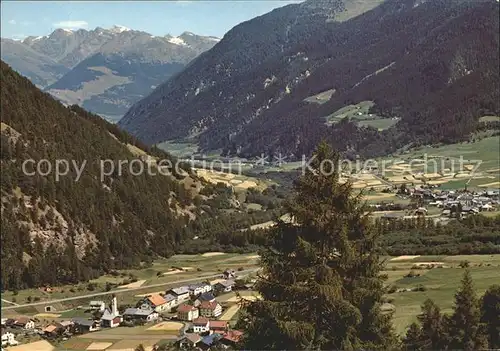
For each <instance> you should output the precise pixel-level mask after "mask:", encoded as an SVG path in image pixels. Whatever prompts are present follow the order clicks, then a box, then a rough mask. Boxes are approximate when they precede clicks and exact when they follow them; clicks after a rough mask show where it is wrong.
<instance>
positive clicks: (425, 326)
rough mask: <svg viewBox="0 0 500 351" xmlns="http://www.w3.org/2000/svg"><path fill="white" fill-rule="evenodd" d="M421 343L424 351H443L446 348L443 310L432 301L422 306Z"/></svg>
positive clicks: (428, 300)
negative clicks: (425, 350)
mask: <svg viewBox="0 0 500 351" xmlns="http://www.w3.org/2000/svg"><path fill="white" fill-rule="evenodd" d="M420 321H421V323H422V330H421V342H422V346H423V348H424V349H427V350H441V349H443V348H445V346H446V342H445V340H446V336H445V335H444V334H445V332H444V330H443V320H442V315H441V310H440V309H439V307H438V306H437V305H436V304H435V303H434V301H432V300H431V299H427V300H425V301H424V303H423V304H422V314H421V315H420Z"/></svg>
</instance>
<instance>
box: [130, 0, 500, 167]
mask: <svg viewBox="0 0 500 351" xmlns="http://www.w3.org/2000/svg"><path fill="white" fill-rule="evenodd" d="M354 2H355V1H354V0H352V1H346V2H344V5H345V6H344V7H343V8H350V10H349V11H351V12H349V11H347V13H346V11H343V8H342V6H340V5H339V4H338V2H336V1H334V2H326V3H327V5H328V6H330V5H331V4H332V3H333V4H335V6H336V7H335V8H336V9H338V15H339V16H340V17H341V20H335V18H333V19H332V18H331V16H330V17H329V16H327V15H325V12H324V11H323V12H322V11H319V13H318V12H314V11H313V12H310V10H308V8H307V6H306V5H307V2H306V3H302V4H297V5H295V4H294V5H288V6H285V7H283V8H280V9H277V10H274V11H272V12H270V13H268V14H266V15H264V16H261V17H260V18H259V17H258V18H256V19H253V20H251V21H248V22H244V23H242V24H240V25H238V26H236V27H235V28H233V29H232V30H230V31H229V32H228V33H227V34H226V35H225V36H224V38H223V39H222V40H221V42H219V43H218V44H217V45H216V46H215V47H214V48H213V49H211V50H210V51H208V52H206V53H205V54H203V55H200V56H199V57H198V58H197V59H196V60H194V61H193V62H192V63H191V64H190V65H189V66H188V67H187V68H186V69H185V70H184V71H183V72H181V73H180V74H178V75H177V76H176V77H175V78H174V79H171V80H169V81H168V82H166V83H164V84H163V85H162V86H160V87H158V88H157V89H155V91H154V92H153V93H152V94H151V95H150V96H149V97H147V98H145V99H143V100H141V101H139V102H137V103H136V104H135V105H134V106H133V107H132V108H131V109H130V111H129V112H128V113H127V114H126V115H125V116H124V118H123V119H122V120H121V121H120V126H121V127H123V128H125V129H126V130H127V131H129V132H131V133H132V134H133V135H136V136H137V137H139V138H140V139H142V140H144V141H145V142H147V143H151V144H155V143H158V142H163V141H165V140H175V139H185V138H190V139H193V140H196V141H198V142H199V144H200V147H201V149H202V150H215V149H221V148H222V149H224V152H225V153H231V154H238V151H239V153H240V154H241V155H243V156H252V155H259V154H261V153H262V152H264V153H271V154H272V153H275V152H281V153H285V154H289V153H292V154H295V155H296V156H297V155H299V156H298V157H300V155H301V154H303V153H306V154H307V153H310V152H311V151H312V149H313V148H314V145H316V144H317V142H318V141H319V140H321V139H327V140H328V141H330V142H331V143H332V144H334V145H335V146H336V147H338V148H339V149H340V150H343V151H347V150H352V151H353V152H355V153H358V154H362V155H364V156H370V155H374V154H375V153H377V152H379V153H381V154H382V153H384V154H387V153H390V152H393V151H394V150H395V149H396V148H398V147H401V146H404V145H405V144H407V143H410V142H417V143H433V142H440V141H445V142H447V141H457V140H460V139H461V138H463V137H465V136H466V135H467V134H468V133H470V132H473V131H474V128H475V125H476V124H477V118H479V116H480V112H481V110H483V112H484V110H485V108H484V107H486V106H488V107H487V108H486V110H489V111H491V112H496V111H498V110H499V109H500V106H499V105H498V103H497V102H495V99H494V98H495V97H497V96H498V92H499V87H498V82H496V81H495V80H494V76H495V72H498V69H497V67H498V61H499V60H498V54H497V53H498V34H497V33H495V31H494V29H495V28H496V27H498V16H497V15H498V2H496V1H483V2H473V1H468V0H463V1H457V2H453V3H449V2H446V1H441V0H438V1H432V2H429V1H428V2H422V1H416V0H386V1H383V2H381V3H380V4H377V5H378V6H375V7H372V8H371V9H367V10H366V11H364V12H363V13H362V14H357V15H356V16H354V17H351V18H349V17H350V14H352V13H357V12H360V11H359V6H361V5H363V4H367V2H366V1H359V0H358V1H357V2H356V4H357V5H358V8H356V7H353V5H352V4H353V3H354ZM304 4H306V5H304ZM372 5H373V4H372ZM301 15H302V16H305V17H303V18H302V20H303V21H302V22H301V17H300V16H301ZM305 18H307V20H305ZM315 18H316V21H315V20H314V19H315ZM345 18H348V19H347V20H344V19H345ZM290 19H293V22H292V23H294V26H292V27H291V28H290V30H286V31H284V32H278V33H281V34H282V38H278V39H276V40H275V41H273V40H274V39H273V40H269V41H267V42H266V43H265V44H262V45H261V44H260V43H259V40H263V39H262V38H260V39H255V41H252V40H253V38H256V37H258V35H257V34H255V33H258V32H259V30H262V31H263V32H264V31H265V30H267V28H266V26H265V24H266V23H273V22H274V24H273V25H275V26H276V27H280V28H283V27H284V28H286V29H288V28H287V27H286V23H288V22H287V21H289V20H290ZM295 20H297V21H295ZM248 28H250V29H248ZM252 31H253V32H252ZM254 32H255V33H254ZM252 33H253V34H252ZM273 33H276V32H273ZM285 34H286V35H285ZM274 35H275V36H276V35H278V34H274ZM294 36H296V37H298V39H296V40H293V39H292V41H287V40H288V39H290V38H294ZM245 37H247V38H250V39H248V40H249V42H248V43H245V42H244V43H243V44H242V45H240V46H238V47H233V48H232V49H231V50H229V49H227V47H226V46H225V45H224V44H225V43H226V42H230V41H231V39H233V38H245ZM480 37H481V38H483V37H484V38H486V39H485V40H484V41H482V42H481V41H479V40H478V38H480ZM443 38H446V40H444V39H443ZM283 39H286V40H283ZM300 39H301V40H300ZM252 43H253V44H252ZM276 43H278V44H279V43H284V44H287V45H288V48H287V49H288V50H283V52H279V51H280V50H276V49H273V50H268V51H272V52H273V53H275V54H274V55H271V54H268V56H267V58H266V57H265V55H260V51H258V50H257V51H256V52H254V53H252V52H249V50H248V47H252V45H260V46H262V47H264V49H263V50H264V51H265V50H267V49H268V47H270V46H272V45H273V44H276ZM245 45H246V46H245ZM266 45H267V46H266ZM284 49H286V48H284ZM238 50H239V51H238ZM420 52H422V53H424V54H425V55H419V53H420ZM253 56H258V58H257V59H255V60H254V61H253V60H251V57H253ZM421 56H422V57H421ZM226 58H227V59H226ZM225 60H226V61H227V62H225ZM222 63H223V64H225V65H226V67H222V68H219V72H217V67H218V66H217V64H222ZM204 67H214V69H212V71H213V72H215V73H212V72H210V71H208V68H204ZM467 71H471V74H470V75H467V74H465V73H466V72H467ZM221 72H222V73H221ZM464 72H465V73H464ZM410 81H411V82H412V83H411V84H408V83H409V82H410ZM465 82H468V83H467V84H473V85H474V86H477V87H478V88H479V89H478V91H477V92H478V93H477V94H475V93H473V92H472V93H471V92H470V91H469V92H467V91H466V89H465V88H464V87H463V84H466V83H465ZM377 86H384V88H383V89H381V88H377ZM329 90H331V91H335V92H334V94H333V95H332V96H331V97H330V98H329V99H328V100H327V101H325V103H321V104H317V103H311V102H308V100H310V99H309V97H311V96H313V95H316V94H318V93H322V92H325V91H329ZM471 94H472V95H471ZM474 94H475V97H473V95H474ZM412 96H414V97H416V99H414V98H412ZM467 99H469V100H470V99H473V101H475V102H474V103H473V104H471V105H470V108H465V107H464V101H466V100H467ZM365 100H373V101H374V107H373V108H372V114H377V113H378V116H379V118H380V119H388V118H392V117H398V118H399V119H400V120H399V122H398V123H397V124H396V126H395V127H392V128H389V129H388V130H384V131H378V130H377V129H373V128H370V127H365V126H363V127H360V126H359V123H358V122H349V121H348V119H347V120H342V121H340V123H335V124H334V125H331V126H325V124H324V118H326V117H327V116H330V115H332V114H334V113H335V111H336V110H338V109H340V108H342V107H343V106H346V105H348V104H356V103H359V102H361V101H365ZM417 100H421V102H422V104H421V105H419V104H418V103H417V102H416V101H417ZM440 100H442V101H443V103H441V102H440ZM445 106H447V108H450V109H451V111H453V115H451V116H449V115H446V116H444V117H441V114H442V112H439V110H440V109H445V108H446V107H445ZM481 106H483V107H481ZM418 115H421V116H424V117H422V118H421V119H420V118H417V117H416V116H418ZM367 117H368V116H367ZM363 118H365V116H363ZM440 118H442V119H443V120H448V121H452V120H453V121H455V122H453V124H452V126H451V127H449V128H448V130H443V123H439V119H440ZM424 120H425V121H428V122H426V124H423V123H420V122H421V121H424ZM419 121H420V122H419ZM456 121H461V122H460V123H461V124H458V123H456ZM153 126H154V127H153ZM431 126H432V127H431ZM436 126H439V128H437V127H436ZM426 133H428V135H425V134H426Z"/></svg>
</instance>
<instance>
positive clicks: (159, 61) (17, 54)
mask: <svg viewBox="0 0 500 351" xmlns="http://www.w3.org/2000/svg"><path fill="white" fill-rule="evenodd" d="M218 41H219V39H218V38H215V37H205V36H199V35H195V34H193V33H190V32H184V33H182V34H181V35H180V36H178V37H173V36H171V35H166V36H162V37H160V36H153V35H151V34H149V33H146V32H142V31H137V30H131V29H128V28H126V27H123V26H114V27H112V28H110V29H104V28H100V27H97V28H95V29H94V30H85V29H79V30H76V31H72V30H68V29H56V30H55V31H54V32H52V33H51V34H50V35H48V36H39V37H33V36H31V37H27V38H26V39H24V40H23V41H14V40H11V39H3V38H2V48H1V49H2V60H4V61H5V62H6V63H8V64H9V65H11V66H12V68H14V69H15V70H17V71H18V72H19V73H21V74H22V75H24V76H26V77H27V78H29V79H30V80H31V81H32V82H33V83H35V84H36V85H37V86H38V87H39V88H41V89H44V90H45V91H47V92H49V93H50V94H52V95H53V96H54V97H56V98H57V99H59V100H61V101H62V102H63V103H65V104H67V105H73V104H78V105H80V106H81V107H83V108H85V109H87V110H88V111H91V112H94V113H97V114H99V115H101V116H103V117H106V118H107V119H108V120H111V121H115V122H116V121H117V120H118V119H120V118H121V117H122V116H123V115H124V114H125V112H127V110H128V109H129V108H130V106H132V104H133V103H135V102H136V101H138V100H140V99H141V98H143V97H145V96H147V95H148V94H149V93H150V92H151V91H152V90H153V89H154V88H155V87H156V86H158V85H159V84H161V83H163V82H164V81H166V80H167V79H168V78H170V77H171V76H172V75H174V74H176V73H178V72H180V71H181V70H182V69H183V68H184V67H185V66H186V64H187V63H189V62H190V61H191V60H192V59H193V58H195V57H196V56H197V55H199V54H200V53H202V52H204V51H206V50H208V49H210V48H211V47H212V46H213V45H215V44H216V43H217V42H218Z"/></svg>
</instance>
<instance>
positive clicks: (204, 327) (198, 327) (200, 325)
mask: <svg viewBox="0 0 500 351" xmlns="http://www.w3.org/2000/svg"><path fill="white" fill-rule="evenodd" d="M209 330H210V328H209V320H208V318H205V317H198V318H196V319H195V320H194V321H193V332H195V333H204V332H207V331H209Z"/></svg>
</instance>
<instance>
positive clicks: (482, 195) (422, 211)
mask: <svg viewBox="0 0 500 351" xmlns="http://www.w3.org/2000/svg"><path fill="white" fill-rule="evenodd" d="M387 191H391V190H387ZM395 199H396V200H398V201H379V202H376V203H372V204H370V207H371V209H372V210H373V213H374V214H375V215H376V214H377V213H380V214H382V216H381V217H382V218H384V219H387V220H395V219H411V218H415V217H429V218H433V219H434V220H435V221H436V222H442V223H446V222H448V221H449V220H450V219H451V218H456V219H463V218H465V217H467V216H470V215H474V214H479V213H487V212H490V213H496V212H497V211H498V208H499V205H500V196H499V191H498V190H485V191H470V190H467V189H463V190H441V189H438V188H437V187H432V186H422V185H421V186H415V187H406V186H405V185H402V186H400V187H399V188H396V198H395Z"/></svg>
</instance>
